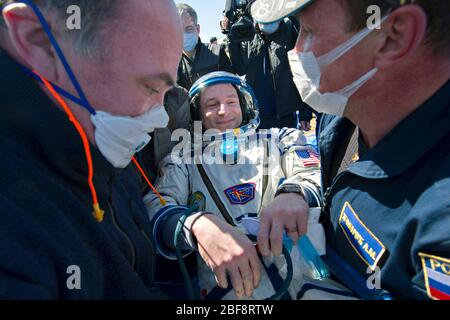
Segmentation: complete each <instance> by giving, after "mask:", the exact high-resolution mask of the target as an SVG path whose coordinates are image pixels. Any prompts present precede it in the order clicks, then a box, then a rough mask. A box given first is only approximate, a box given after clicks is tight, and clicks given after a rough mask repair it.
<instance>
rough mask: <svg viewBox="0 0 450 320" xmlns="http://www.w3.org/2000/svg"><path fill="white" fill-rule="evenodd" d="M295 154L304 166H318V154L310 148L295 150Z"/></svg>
mask: <svg viewBox="0 0 450 320" xmlns="http://www.w3.org/2000/svg"><path fill="white" fill-rule="evenodd" d="M296 153H297V156H298V157H299V158H300V160H301V161H302V164H303V165H304V166H305V167H312V166H318V165H319V164H320V160H319V154H318V153H317V152H315V151H311V150H297V151H296Z"/></svg>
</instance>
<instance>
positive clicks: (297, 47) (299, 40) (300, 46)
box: [294, 32, 304, 53]
mask: <svg viewBox="0 0 450 320" xmlns="http://www.w3.org/2000/svg"><path fill="white" fill-rule="evenodd" d="M303 42H304V41H303V39H302V33H301V32H300V33H299V34H298V37H297V41H296V42H295V46H294V52H295V53H299V52H302V51H303Z"/></svg>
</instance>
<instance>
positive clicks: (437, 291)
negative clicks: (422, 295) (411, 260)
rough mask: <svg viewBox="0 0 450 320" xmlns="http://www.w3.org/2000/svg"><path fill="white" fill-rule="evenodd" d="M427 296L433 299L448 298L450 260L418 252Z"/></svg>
mask: <svg viewBox="0 0 450 320" xmlns="http://www.w3.org/2000/svg"><path fill="white" fill-rule="evenodd" d="M419 256H420V258H421V259H422V267H423V274H424V277H425V286H426V288H427V293H428V296H429V297H430V298H432V299H435V300H450V260H449V259H445V258H441V257H437V256H432V255H429V254H425V253H419Z"/></svg>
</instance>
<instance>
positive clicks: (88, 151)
mask: <svg viewBox="0 0 450 320" xmlns="http://www.w3.org/2000/svg"><path fill="white" fill-rule="evenodd" d="M33 72H34V73H35V74H36V75H37V76H38V77H39V78H40V79H41V80H42V82H43V83H44V85H45V86H46V87H47V89H48V90H49V91H50V93H51V94H52V95H53V97H54V98H55V99H56V100H57V101H58V102H59V104H60V105H61V106H62V108H63V109H64V111H65V112H66V114H67V116H68V117H69V120H70V121H71V122H72V123H73V124H74V126H75V128H76V130H77V131H78V134H79V135H80V137H81V140H82V142H83V148H84V152H85V153H86V160H87V164H88V184H89V188H90V190H91V194H92V200H93V208H94V212H93V213H92V214H93V215H94V217H95V219H96V220H97V221H98V222H102V221H103V218H104V216H105V212H104V211H103V210H102V209H100V205H99V203H98V198H97V191H96V190H95V186H94V183H93V177H94V166H93V164H92V155H91V148H90V146H89V140H88V138H87V136H86V133H85V132H84V130H83V127H82V126H81V124H80V123H79V122H78V120H77V119H76V118H75V116H74V115H73V113H72V110H70V108H69V107H68V106H67V104H66V102H65V101H64V100H63V99H62V98H61V96H60V95H59V94H58V93H57V92H56V90H55V89H54V88H53V86H52V84H51V83H50V82H49V81H47V80H46V79H45V78H43V77H41V76H40V75H39V74H38V73H37V72H36V71H33ZM132 160H133V163H134V164H135V165H136V167H137V168H138V170H139V172H140V173H141V175H142V176H143V177H144V180H145V181H146V182H147V184H148V185H149V186H150V188H151V189H152V190H153V192H154V193H155V194H156V195H157V196H158V197H159V201H160V203H161V205H163V206H165V205H166V204H167V202H166V200H164V198H163V197H162V196H161V194H160V193H159V192H158V190H156V188H155V187H154V186H153V184H152V183H151V182H150V179H149V178H148V177H147V175H146V174H145V172H144V170H143V169H142V167H141V166H140V164H139V162H138V161H137V160H136V158H135V157H133V158H132Z"/></svg>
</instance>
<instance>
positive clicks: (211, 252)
mask: <svg viewBox="0 0 450 320" xmlns="http://www.w3.org/2000/svg"><path fill="white" fill-rule="evenodd" d="M189 95H190V101H191V118H192V120H193V121H195V120H197V121H201V123H202V125H203V128H204V129H209V130H207V131H206V132H205V131H203V130H202V131H200V133H199V132H197V133H192V137H197V136H198V135H199V134H200V135H201V136H202V137H203V144H201V146H200V151H205V150H207V149H208V148H209V150H215V151H214V152H206V153H205V152H204V153H203V154H202V157H203V158H202V160H203V161H202V163H193V162H192V159H187V158H188V157H189V156H190V155H192V154H197V152H196V151H195V152H194V150H190V151H192V152H184V153H183V152H173V153H172V154H170V155H168V156H167V157H166V158H165V159H164V160H163V161H162V163H161V164H160V166H159V178H158V181H157V186H156V189H157V190H158V191H159V193H160V194H161V196H162V197H163V198H164V200H165V202H166V203H164V201H163V203H161V201H160V199H158V196H157V195H156V194H155V193H153V192H152V193H149V194H148V195H146V196H145V197H144V201H145V203H146V206H147V209H148V212H149V215H150V218H151V220H152V224H153V238H154V241H155V245H156V248H157V251H158V253H159V254H161V255H163V256H165V257H166V258H168V259H176V255H175V246H174V234H175V229H176V226H177V225H178V221H179V219H180V216H181V215H182V214H183V212H186V210H188V209H187V208H188V207H190V208H191V209H193V211H192V214H191V215H190V216H189V217H188V218H187V219H186V221H185V222H184V225H183V226H184V228H183V230H182V240H183V241H182V242H183V243H182V249H183V253H184V254H188V253H190V252H192V251H196V252H197V261H198V275H199V282H200V288H201V292H202V295H203V297H204V296H205V295H207V294H209V293H210V292H211V291H212V290H213V289H215V288H216V287H217V286H218V287H222V288H227V287H228V286H229V285H232V287H233V289H234V292H230V294H229V295H227V297H225V298H228V299H235V298H244V297H245V296H246V297H247V298H252V299H264V298H267V297H268V296H270V295H271V294H273V291H275V290H276V289H275V286H274V285H273V282H271V281H269V280H270V279H268V275H267V268H264V265H263V264H262V260H261V259H260V258H259V257H258V253H257V250H258V251H259V252H260V253H261V255H262V256H264V257H266V258H267V257H278V256H280V254H281V252H282V243H283V234H284V235H285V236H288V237H290V238H291V239H292V240H293V242H294V243H296V242H297V239H298V238H299V237H300V236H303V235H304V234H306V233H307V229H308V236H309V237H310V239H311V241H312V242H313V244H314V245H315V247H316V249H317V250H318V251H319V252H320V251H324V248H322V249H321V247H322V246H324V238H323V232H322V229H321V226H320V225H319V223H318V219H319V217H318V214H315V215H314V216H311V215H309V208H310V207H319V206H320V200H319V199H320V198H319V192H320V191H319V188H320V166H319V159H318V155H317V153H316V152H315V150H314V148H312V147H311V146H308V145H306V139H305V137H304V136H303V134H302V132H301V131H299V130H296V129H292V128H283V129H278V128H273V129H271V130H269V131H268V132H261V131H257V127H258V124H259V117H258V109H257V103H256V99H255V98H254V96H253V92H252V90H251V88H250V87H249V86H248V85H247V84H246V83H245V80H243V79H241V78H240V77H238V76H235V75H233V74H230V73H226V72H213V73H210V74H208V75H205V76H204V77H202V78H200V79H199V80H198V81H197V82H196V83H195V84H194V85H193V87H192V88H191V90H190V93H189ZM193 127H194V126H193ZM196 135H197V136H196ZM197 138H198V137H197ZM189 148H191V149H192V148H194V147H192V146H191V145H190V146H189ZM178 151H179V150H178ZM184 151H186V150H184ZM197 151H198V150H197ZM220 158H223V159H224V160H228V161H225V163H223V162H222V163H220V161H215V160H217V159H219V160H220ZM230 159H231V160H230ZM197 162H198V161H197ZM308 216H309V217H308ZM317 227H319V229H317ZM317 230H318V231H317ZM313 231H314V234H310V232H313ZM246 234H255V235H257V244H258V246H256V247H255V245H254V244H253V243H252V241H250V240H249V238H248V237H247V236H246ZM266 258H264V259H263V260H264V261H265V263H266V264H267V261H268V260H267V259H266ZM275 260H276V259H275ZM293 260H294V259H293ZM271 261H274V259H272V260H271ZM277 266H279V267H281V269H282V263H280V262H279V261H278V265H277ZM298 268H299V267H298V266H297V268H296V264H295V261H294V277H293V281H292V283H293V285H291V287H290V290H289V293H290V295H291V297H292V298H295V294H296V292H295V291H296V290H297V289H298V288H297V289H296V288H295V283H296V282H297V283H298V282H299V281H300V279H299V277H301V274H300V273H301V270H298ZM280 275H282V272H281V271H280ZM282 276H283V275H282ZM229 281H230V282H231V283H228V282H229Z"/></svg>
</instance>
